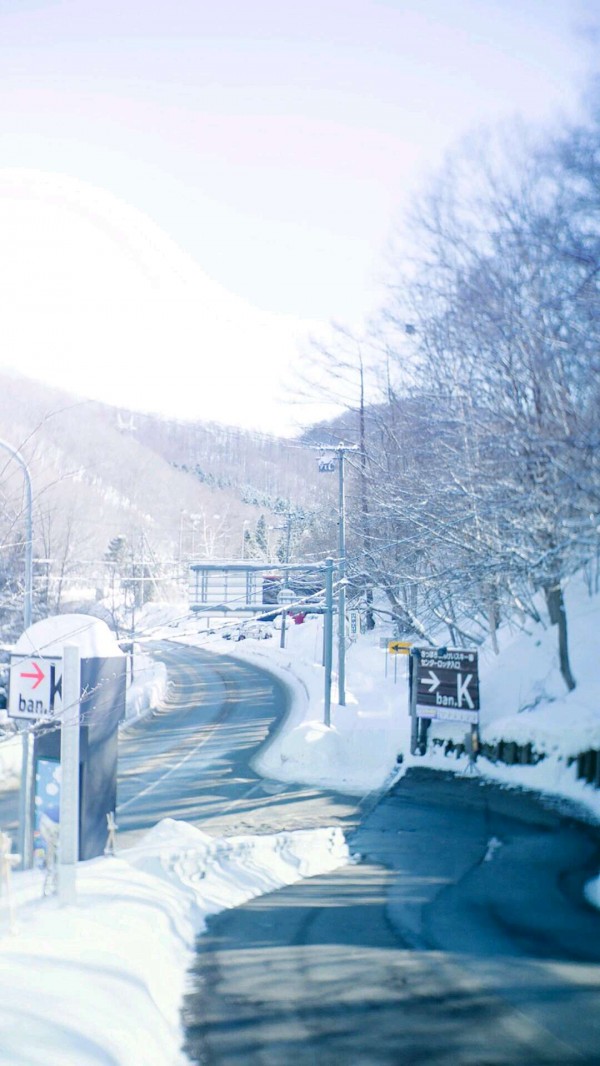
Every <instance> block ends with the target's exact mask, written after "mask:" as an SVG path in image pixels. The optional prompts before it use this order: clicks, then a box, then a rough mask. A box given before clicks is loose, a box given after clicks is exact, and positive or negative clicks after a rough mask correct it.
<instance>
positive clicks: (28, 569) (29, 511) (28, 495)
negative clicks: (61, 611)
mask: <svg viewBox="0 0 600 1066" xmlns="http://www.w3.org/2000/svg"><path fill="white" fill-rule="evenodd" d="M0 448H6V450H7V452H10V454H11V455H12V457H13V459H15V460H16V462H17V463H18V464H19V466H20V467H21V470H22V471H23V475H24V478H25V502H26V523H27V525H26V529H27V533H26V538H25V599H24V601H23V629H29V626H30V625H31V603H32V589H33V505H32V492H31V477H30V474H29V468H28V466H27V463H26V462H25V460H24V458H23V456H22V455H21V453H20V452H19V451H17V449H16V448H13V447H12V445H11V444H7V443H6V441H5V440H0Z"/></svg>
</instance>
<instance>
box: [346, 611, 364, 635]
mask: <svg viewBox="0 0 600 1066" xmlns="http://www.w3.org/2000/svg"><path fill="white" fill-rule="evenodd" d="M346 622H347V630H348V636H349V637H351V639H352V640H355V639H356V637H357V636H358V634H359V633H360V632H361V628H360V611H356V610H352V611H348V614H347V615H346Z"/></svg>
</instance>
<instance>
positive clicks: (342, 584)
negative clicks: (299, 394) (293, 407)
mask: <svg viewBox="0 0 600 1066" xmlns="http://www.w3.org/2000/svg"><path fill="white" fill-rule="evenodd" d="M337 452H338V456H339V459H338V493H339V501H338V509H339V519H338V520H339V531H338V532H339V547H338V554H339V564H338V566H339V569H338V576H339V591H338V703H339V705H340V707H345V706H346V495H345V487H344V459H345V449H344V448H343V446H342V445H340V447H339V448H338V449H337Z"/></svg>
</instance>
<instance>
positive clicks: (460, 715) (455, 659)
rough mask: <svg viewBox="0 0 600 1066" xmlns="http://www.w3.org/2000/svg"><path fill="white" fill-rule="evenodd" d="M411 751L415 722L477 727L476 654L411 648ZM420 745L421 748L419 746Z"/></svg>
mask: <svg viewBox="0 0 600 1066" xmlns="http://www.w3.org/2000/svg"><path fill="white" fill-rule="evenodd" d="M411 666H412V669H411V700H410V711H411V716H412V719H413V720H412V730H411V750H412V751H413V754H414V753H415V751H416V750H417V746H418V745H417V733H418V731H417V719H419V718H421V719H432V718H436V719H439V720H441V721H449V722H464V723H465V724H466V725H469V726H471V727H472V728H473V727H475V728H476V727H477V726H478V724H479V669H478V660H477V652H476V651H469V650H461V649H458V648H415V649H413V653H412V655H411ZM421 746H422V745H421Z"/></svg>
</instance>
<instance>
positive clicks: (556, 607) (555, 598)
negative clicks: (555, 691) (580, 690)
mask: <svg viewBox="0 0 600 1066" xmlns="http://www.w3.org/2000/svg"><path fill="white" fill-rule="evenodd" d="M544 594H545V596H546V603H547V605H548V614H549V615H550V621H551V623H552V625H553V626H558V658H559V662H560V672H561V674H562V676H563V679H564V682H565V685H566V686H567V688H568V690H569V692H572V691H573V689H574V688H575V685H576V681H575V678H574V677H573V674H572V673H571V665H570V663H569V643H568V636H567V609H566V607H565V600H564V596H563V591H562V588H561V586H560V582H558V583H557V584H556V585H553V586H552V588H547V589H544Z"/></svg>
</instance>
